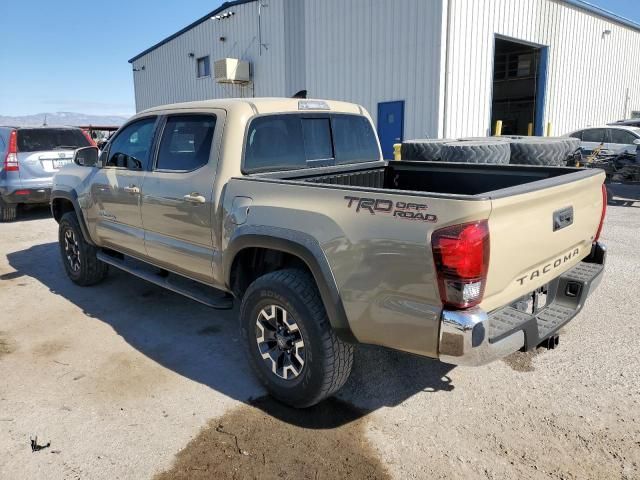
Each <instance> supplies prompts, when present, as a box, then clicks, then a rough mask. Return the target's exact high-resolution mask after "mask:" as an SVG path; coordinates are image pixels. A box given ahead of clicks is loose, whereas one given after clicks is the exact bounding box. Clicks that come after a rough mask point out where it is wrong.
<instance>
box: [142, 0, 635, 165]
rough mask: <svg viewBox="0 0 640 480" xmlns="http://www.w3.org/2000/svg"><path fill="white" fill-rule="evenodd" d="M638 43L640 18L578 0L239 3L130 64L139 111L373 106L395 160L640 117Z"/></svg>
mask: <svg viewBox="0 0 640 480" xmlns="http://www.w3.org/2000/svg"><path fill="white" fill-rule="evenodd" d="M638 52H640V25H637V24H635V23H633V22H631V21H629V20H626V19H624V18H621V17H619V16H616V15H614V14H612V13H609V12H606V11H604V10H601V9H598V8H596V7H594V6H592V5H590V4H588V3H586V2H583V1H578V0H237V1H233V2H227V3H225V4H223V5H222V6H221V7H220V8H218V9H216V10H215V11H213V12H211V13H210V14H207V15H205V16H204V17H202V18H200V19H199V20H197V21H195V22H194V23H192V24H191V25H189V26H187V27H186V28H184V29H183V30H181V31H179V32H177V33H176V34H174V35H172V36H170V37H168V38H167V39H165V40H163V41H161V42H160V43H158V44H156V45H154V46H152V47H151V48H149V49H147V50H145V51H144V52H142V53H140V54H139V55H136V56H135V57H134V58H132V59H131V60H130V63H132V65H133V72H134V73H133V76H134V85H135V98H136V108H137V110H138V111H139V110H143V109H146V108H149V107H152V106H155V105H159V104H164V103H173V102H182V101H190V100H201V99H207V98H222V97H251V96H292V95H294V94H295V93H296V92H298V91H300V90H307V91H308V95H309V97H313V98H331V99H338V100H346V101H351V102H356V103H359V104H361V105H363V106H364V107H365V108H367V110H369V112H370V113H371V115H372V116H373V118H374V121H375V122H376V123H377V125H378V131H379V134H380V137H381V142H382V144H383V149H384V150H385V155H387V156H388V155H389V151H390V148H391V145H392V144H393V143H394V142H396V141H397V139H398V138H420V137H447V138H451V137H454V138H455V137H460V136H475V135H478V136H480V135H487V134H488V133H489V132H490V131H491V125H492V124H493V122H494V121H495V120H503V122H504V124H505V133H521V134H524V133H526V132H527V131H528V129H529V128H531V127H529V124H532V127H533V129H534V131H535V132H536V133H537V134H541V133H542V131H543V126H544V125H546V124H547V123H548V122H551V123H552V128H553V132H554V133H557V134H562V133H566V132H568V131H571V130H574V129H577V128H580V127H584V126H587V125H593V124H598V123H606V122H610V121H614V120H618V119H622V118H625V117H629V116H631V115H632V114H636V113H637V114H638V115H640V61H638ZM224 58H231V59H239V60H241V61H245V62H247V64H248V70H247V72H246V75H247V77H248V79H249V80H250V81H249V82H242V81H238V78H237V77H240V78H239V79H240V80H242V66H243V65H244V64H243V63H240V64H239V65H240V66H241V68H240V69H238V68H237V67H236V65H237V64H231V63H228V64H227V66H228V69H227V71H226V72H225V71H224V70H225V69H224V68H221V67H223V64H217V63H216V61H218V60H221V59H224ZM215 65H218V69H217V70H218V71H217V72H216V71H215V70H216V69H215V68H214V66H215ZM239 72H240V74H239V75H236V74H238V73H239ZM234 75H235V76H236V78H235V81H234V82H233V83H230V82H231V80H233V78H232V77H234ZM216 77H218V79H216ZM220 79H226V80H225V82H224V83H221V82H220Z"/></svg>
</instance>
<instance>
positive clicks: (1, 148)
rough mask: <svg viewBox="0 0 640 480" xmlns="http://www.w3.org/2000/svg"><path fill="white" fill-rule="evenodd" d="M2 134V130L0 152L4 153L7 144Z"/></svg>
mask: <svg viewBox="0 0 640 480" xmlns="http://www.w3.org/2000/svg"><path fill="white" fill-rule="evenodd" d="M3 135H4V132H3V131H2V132H0V153H2V154H3V155H4V154H5V153H6V151H7V144H6V143H5V141H4V138H3Z"/></svg>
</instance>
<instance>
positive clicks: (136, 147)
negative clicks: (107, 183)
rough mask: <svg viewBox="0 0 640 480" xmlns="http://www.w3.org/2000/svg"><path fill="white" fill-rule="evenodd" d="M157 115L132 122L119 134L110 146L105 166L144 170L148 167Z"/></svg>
mask: <svg viewBox="0 0 640 480" xmlns="http://www.w3.org/2000/svg"><path fill="white" fill-rule="evenodd" d="M155 124H156V117H149V118H144V119H142V120H138V121H136V122H133V123H130V124H129V125H127V126H126V127H124V129H123V130H122V131H121V132H119V133H118V134H117V136H116V137H115V138H114V139H113V141H112V142H111V145H110V147H109V157H108V159H107V163H106V165H105V166H107V167H117V168H126V169H129V170H143V169H145V168H146V167H147V162H148V160H149V153H150V151H151V145H152V143H153V134H154V132H155Z"/></svg>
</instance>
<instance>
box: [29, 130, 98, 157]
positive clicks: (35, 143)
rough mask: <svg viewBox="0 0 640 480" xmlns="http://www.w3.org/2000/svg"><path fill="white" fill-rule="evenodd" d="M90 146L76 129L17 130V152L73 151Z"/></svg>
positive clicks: (80, 131) (82, 134)
mask: <svg viewBox="0 0 640 480" xmlns="http://www.w3.org/2000/svg"><path fill="white" fill-rule="evenodd" d="M89 145H91V143H90V142H89V140H87V137H85V135H84V133H82V130H80V129H76V128H21V129H19V130H18V151H19V152H43V151H47V150H75V149H76V148H80V147H88V146H89Z"/></svg>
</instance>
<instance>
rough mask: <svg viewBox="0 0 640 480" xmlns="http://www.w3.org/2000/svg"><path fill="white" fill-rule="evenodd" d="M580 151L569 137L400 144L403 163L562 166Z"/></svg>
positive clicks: (505, 138) (500, 138)
mask: <svg viewBox="0 0 640 480" xmlns="http://www.w3.org/2000/svg"><path fill="white" fill-rule="evenodd" d="M579 148H580V140H578V139H577V138H571V137H520V136H503V137H468V138H459V139H438V140H433V139H418V140H407V141H405V142H403V143H402V148H401V155H402V159H403V160H414V161H423V162H461V163H493V164H508V163H510V164H515V165H548V166H565V165H566V164H567V161H568V160H569V158H570V157H571V156H572V155H573V154H574V153H575V152H576V150H578V149H579Z"/></svg>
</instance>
